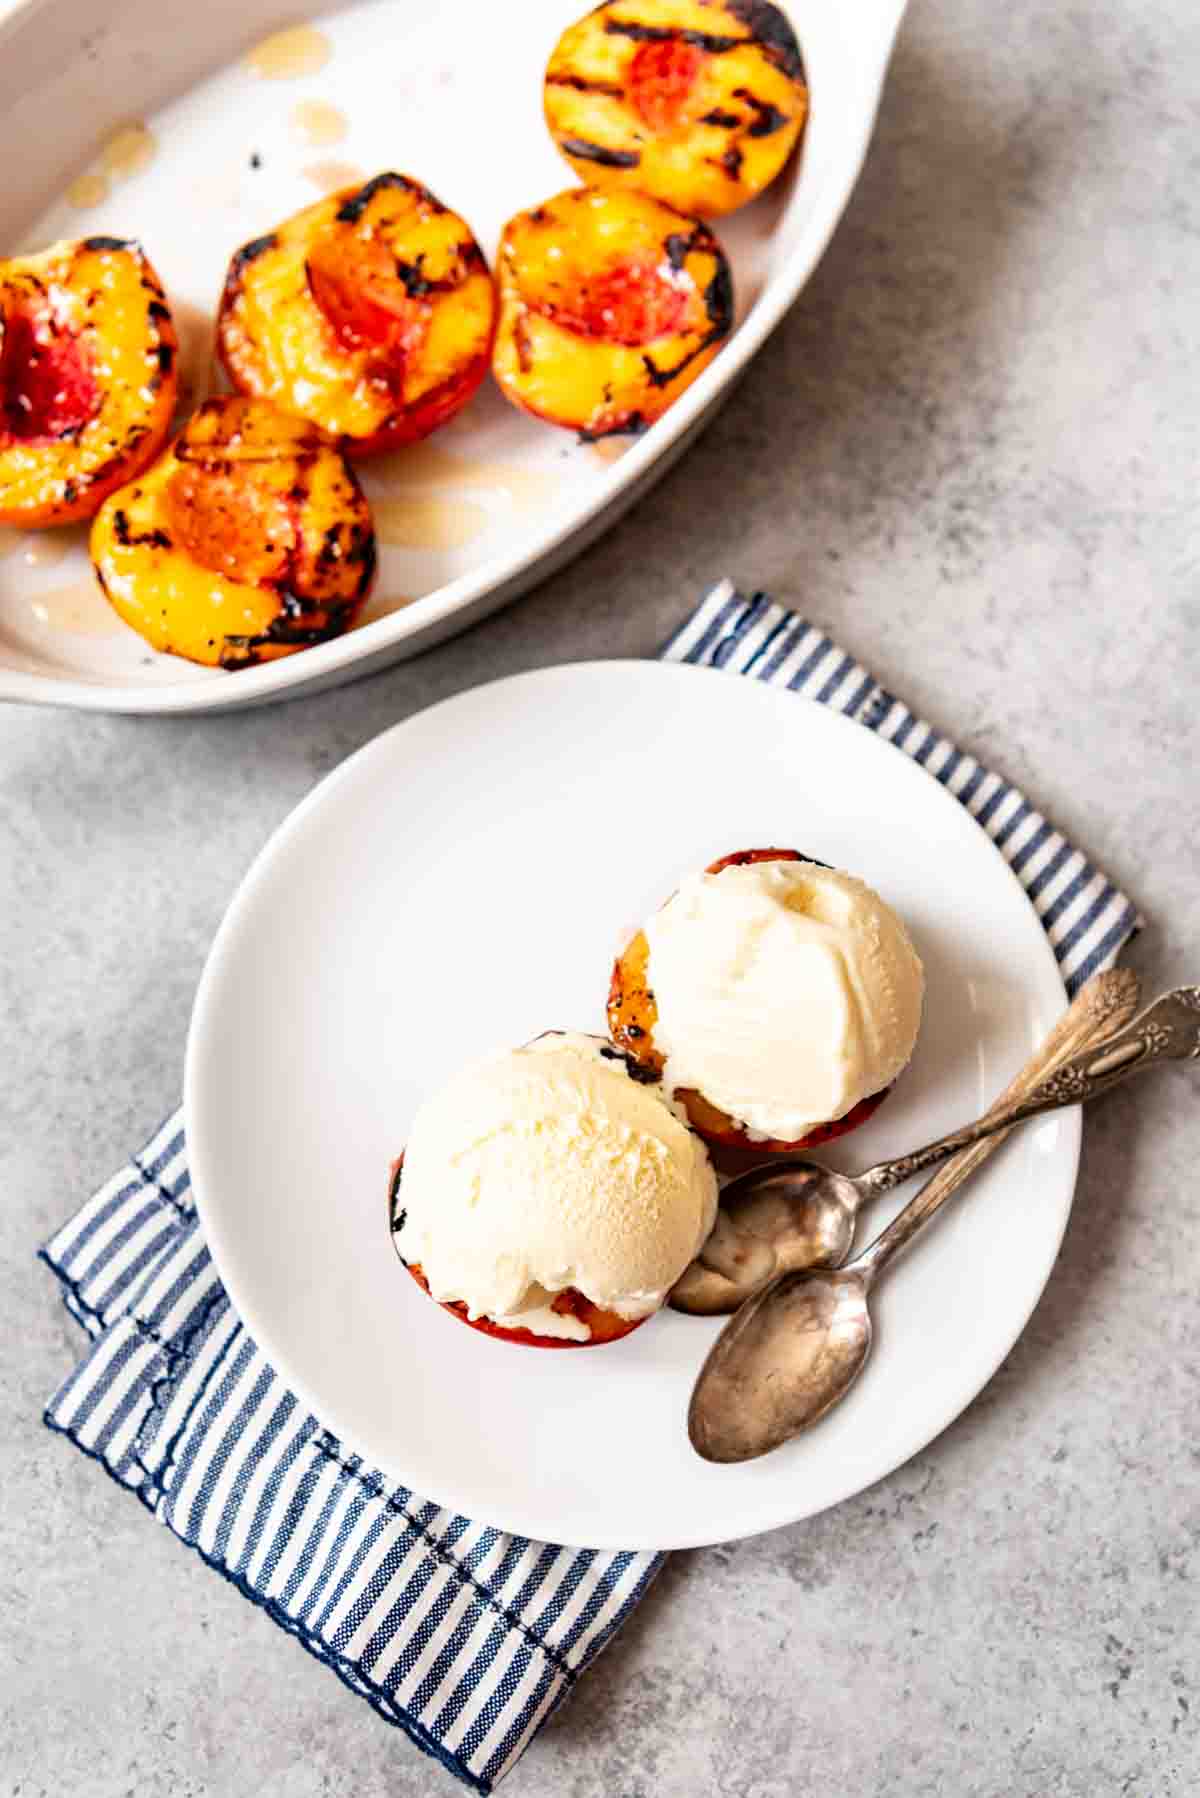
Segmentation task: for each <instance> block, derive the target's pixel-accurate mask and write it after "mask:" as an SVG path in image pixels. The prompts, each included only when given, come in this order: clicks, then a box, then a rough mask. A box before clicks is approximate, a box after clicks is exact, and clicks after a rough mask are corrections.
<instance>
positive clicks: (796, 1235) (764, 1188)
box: [670, 1160, 859, 1317]
mask: <svg viewBox="0 0 1200 1798" xmlns="http://www.w3.org/2000/svg"><path fill="white" fill-rule="evenodd" d="M858 1205H859V1194H858V1188H857V1187H856V1186H855V1184H854V1182H853V1180H850V1179H848V1178H846V1176H845V1175H843V1174H835V1173H833V1172H832V1171H831V1170H830V1169H829V1168H822V1167H818V1166H817V1165H816V1164H815V1163H814V1162H803V1161H799V1160H796V1161H789V1162H788V1163H787V1164H786V1165H785V1166H783V1167H781V1166H779V1165H778V1163H775V1164H770V1165H767V1166H764V1167H760V1168H752V1169H751V1170H750V1172H749V1173H746V1174H742V1175H740V1176H739V1177H738V1178H737V1179H736V1180H731V1181H730V1183H729V1185H728V1186H727V1187H726V1188H725V1191H724V1192H723V1193H722V1195H721V1209H720V1210H719V1211H718V1213H717V1221H716V1224H715V1225H714V1227H713V1231H712V1234H711V1236H710V1237H709V1239H708V1241H707V1242H706V1243H705V1245H704V1247H703V1249H702V1250H701V1251H700V1254H699V1255H698V1256H697V1258H696V1260H695V1261H693V1262H692V1264H691V1266H690V1267H688V1268H686V1269H685V1270H684V1272H683V1275H682V1277H681V1278H680V1279H679V1280H678V1281H677V1283H676V1285H675V1287H674V1290H673V1291H672V1293H671V1300H670V1302H671V1304H672V1306H673V1307H674V1309H675V1310H676V1311H687V1312H689V1313H690V1314H691V1315H693V1316H699V1317H720V1316H725V1315H728V1314H729V1313H730V1312H733V1311H736V1310H737V1308H738V1306H739V1305H741V1304H742V1303H743V1302H744V1301H745V1300H746V1299H748V1298H750V1297H752V1296H753V1294H754V1293H756V1292H761V1291H762V1289H763V1288H764V1287H765V1286H767V1285H768V1284H769V1283H770V1281H771V1280H773V1279H774V1278H775V1276H776V1275H777V1274H782V1273H788V1272H790V1271H791V1270H792V1269H793V1268H801V1267H840V1266H841V1264H842V1262H843V1261H845V1259H846V1257H847V1256H848V1255H849V1253H850V1248H851V1245H852V1243H853V1241H854V1224H855V1218H856V1216H857V1214H858Z"/></svg>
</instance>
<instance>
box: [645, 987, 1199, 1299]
mask: <svg viewBox="0 0 1200 1798" xmlns="http://www.w3.org/2000/svg"><path fill="white" fill-rule="evenodd" d="M1130 983H1134V976H1133V975H1132V974H1131V973H1130V972H1129V970H1128V969H1125V968H1112V969H1108V970H1106V971H1105V972H1103V973H1101V974H1097V975H1094V976H1093V978H1092V979H1091V980H1089V981H1088V983H1087V985H1086V986H1085V987H1084V988H1083V989H1082V990H1081V992H1080V993H1079V994H1078V995H1077V996H1076V998H1075V1001H1074V1003H1073V1004H1072V1005H1071V1006H1070V1007H1069V1009H1068V1010H1067V1011H1066V1012H1065V1013H1064V1014H1063V1017H1062V1018H1061V1019H1060V1020H1059V1024H1060V1026H1061V1027H1062V1028H1064V1029H1067V1030H1068V1031H1069V1030H1071V1029H1073V1028H1075V1026H1076V1023H1077V1021H1080V1020H1082V1019H1083V1017H1084V1016H1085V1015H1086V1016H1087V1017H1088V1018H1089V1019H1090V1020H1091V1021H1092V1022H1093V1023H1094V1024H1096V1025H1097V1026H1098V1025H1099V1024H1101V1023H1102V1022H1104V1021H1105V1020H1106V1019H1107V1020H1108V1021H1109V1028H1110V1029H1111V1028H1113V1027H1114V1026H1115V1025H1116V1024H1117V1023H1119V1022H1122V1021H1125V1020H1126V1019H1127V1018H1128V1016H1129V1013H1130V1011H1131V1009H1132V1007H1128V1009H1126V1010H1125V1012H1124V1017H1123V1018H1122V1017H1119V1016H1118V1015H1117V1013H1118V1011H1119V1010H1120V1009H1121V1007H1122V1006H1124V1005H1125V1002H1126V1000H1127V999H1128V997H1129V995H1130V993H1131V990H1132V991H1136V983H1134V985H1133V986H1132V988H1131V984H1130ZM1172 997H1173V996H1172V995H1168V999H1171V998H1172ZM1166 1003H1167V1001H1166V1000H1160V1001H1159V1004H1160V1005H1164V1004H1166ZM1150 1017H1151V1014H1150V1013H1149V1012H1148V1013H1147V1014H1146V1022H1147V1024H1148V1023H1149V1020H1150ZM1086 1040H1089V1039H1088V1038H1085V1037H1083V1036H1080V1037H1079V1038H1078V1040H1077V1041H1072V1043H1071V1047H1072V1048H1078V1047H1079V1046H1080V1045H1081V1044H1082V1043H1083V1042H1084V1041H1086ZM1091 1040H1095V1033H1094V1032H1092V1034H1091ZM1053 1041H1054V1039H1053V1038H1051V1039H1050V1040H1049V1041H1048V1042H1047V1044H1046V1045H1045V1048H1046V1050H1047V1051H1049V1050H1050V1048H1051V1046H1052V1044H1053ZM1049 1065H1050V1064H1049V1063H1048V1062H1047V1063H1043V1064H1042V1071H1043V1072H1044V1071H1045V1068H1046V1067H1047V1066H1049ZM1110 1084H1111V1082H1110ZM1063 1090H1064V1091H1065V1089H1063ZM1096 1090H1097V1091H1099V1090H1102V1089H1101V1088H1097V1089H1096ZM1029 1091H1030V1088H1029V1087H1028V1086H1024V1087H1022V1088H1021V1090H1020V1092H1019V1093H1012V1094H1007V1095H1006V1098H1007V1099H1008V1101H1009V1102H1008V1103H1007V1104H1005V1103H1003V1102H1001V1103H1000V1104H998V1105H995V1106H993V1107H992V1109H991V1110H990V1111H989V1112H987V1113H986V1114H985V1116H983V1117H982V1118H980V1119H979V1120H978V1121H977V1122H976V1123H974V1124H970V1125H968V1126H967V1127H966V1128H965V1129H962V1130H956V1131H954V1132H953V1133H952V1134H951V1135H949V1136H944V1137H942V1138H941V1139H940V1140H939V1141H938V1142H934V1143H930V1144H929V1145H928V1146H927V1147H926V1148H923V1149H917V1150H915V1151H914V1152H913V1153H912V1154H911V1155H901V1156H898V1157H897V1158H896V1159H895V1160H894V1161H884V1162H880V1164H879V1165H878V1166H877V1167H871V1168H867V1170H866V1172H865V1173H861V1174H838V1173H834V1172H833V1170H832V1169H830V1168H825V1167H820V1166H818V1165H817V1163H816V1162H813V1161H808V1160H805V1159H804V1158H803V1157H801V1156H787V1157H779V1158H777V1159H776V1160H774V1161H771V1162H767V1163H765V1164H764V1165H762V1166H760V1167H755V1168H751V1169H750V1170H749V1171H748V1172H747V1173H745V1174H739V1175H738V1176H737V1178H736V1179H733V1180H731V1181H730V1182H729V1183H728V1185H727V1186H726V1187H725V1190H724V1191H723V1192H722V1194H721V1208H720V1210H719V1211H718V1213H717V1221H716V1224H715V1225H714V1226H713V1230H712V1234H711V1235H710V1236H709V1238H708V1241H707V1242H706V1243H705V1245H704V1247H703V1248H702V1249H701V1251H700V1253H699V1255H698V1256H697V1258H696V1259H695V1261H693V1262H692V1263H691V1265H690V1266H689V1267H687V1268H685V1269H684V1272H683V1274H682V1275H681V1277H680V1278H679V1280H678V1281H677V1282H676V1284H675V1287H674V1289H673V1291H672V1293H671V1298H670V1303H671V1305H672V1306H673V1307H674V1309H675V1310H676V1311H687V1312H691V1313H692V1314H693V1315H699V1316H704V1317H718V1316H726V1315H728V1314H729V1313H731V1312H733V1311H736V1310H737V1308H738V1306H739V1305H742V1304H744V1303H745V1301H746V1300H747V1299H748V1298H751V1297H752V1296H753V1295H754V1294H755V1293H756V1292H761V1291H762V1289H763V1287H764V1286H766V1285H767V1284H768V1282H769V1281H771V1280H773V1279H774V1278H775V1276H776V1275H777V1274H782V1273H788V1272H791V1271H793V1270H795V1269H797V1268H802V1267H841V1265H842V1263H843V1262H844V1261H845V1260H846V1257H847V1256H848V1255H849V1253H850V1250H851V1247H852V1246H853V1242H854V1230H855V1225H856V1223H857V1219H858V1212H859V1209H860V1207H861V1206H862V1205H864V1204H865V1203H866V1202H867V1201H868V1200H869V1199H874V1198H878V1197H879V1196H880V1194H882V1193H885V1192H890V1191H891V1190H892V1188H893V1187H896V1186H899V1185H900V1184H901V1182H902V1181H904V1180H907V1179H909V1178H911V1176H912V1175H913V1174H919V1173H921V1172H923V1170H924V1169H925V1168H928V1167H933V1166H935V1165H936V1163H937V1162H939V1161H944V1160H946V1159H947V1158H948V1157H950V1156H951V1155H954V1154H956V1153H958V1152H959V1151H960V1150H962V1149H964V1148H966V1147H967V1146H968V1145H970V1144H971V1143H975V1142H980V1141H982V1140H984V1139H985V1138H986V1137H988V1136H991V1135H994V1134H998V1133H1000V1132H1001V1131H1004V1130H1008V1129H1010V1128H1011V1126H1012V1125H1013V1124H1014V1123H1016V1122H1018V1121H1019V1119H1021V1118H1024V1117H1032V1116H1033V1115H1034V1110H1035V1109H1042V1110H1048V1109H1050V1108H1052V1107H1053V1106H1055V1105H1069V1104H1073V1103H1074V1102H1075V1098H1074V1093H1073V1090H1072V1092H1071V1093H1068V1094H1067V1096H1065V1097H1062V1096H1058V1095H1057V1094H1055V1095H1053V1096H1052V1095H1051V1094H1050V1092H1049V1090H1048V1089H1047V1088H1045V1087H1043V1088H1042V1091H1041V1094H1040V1099H1039V1105H1038V1107H1036V1108H1034V1107H1031V1103H1030V1100H1029V1097H1028V1095H1029Z"/></svg>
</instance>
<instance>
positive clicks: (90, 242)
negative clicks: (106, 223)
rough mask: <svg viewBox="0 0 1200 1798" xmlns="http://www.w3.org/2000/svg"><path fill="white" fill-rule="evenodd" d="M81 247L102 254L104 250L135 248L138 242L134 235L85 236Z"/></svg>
mask: <svg viewBox="0 0 1200 1798" xmlns="http://www.w3.org/2000/svg"><path fill="white" fill-rule="evenodd" d="M82 247H83V248H84V249H85V250H95V251H96V252H97V254H99V255H103V253H104V252H105V251H106V250H136V249H137V247H138V244H137V239H136V238H134V237H85V238H84V240H83V246H82Z"/></svg>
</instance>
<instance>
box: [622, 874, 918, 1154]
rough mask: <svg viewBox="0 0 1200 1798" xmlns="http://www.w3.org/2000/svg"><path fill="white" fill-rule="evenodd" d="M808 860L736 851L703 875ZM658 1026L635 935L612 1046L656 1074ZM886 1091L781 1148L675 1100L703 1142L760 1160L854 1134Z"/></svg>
mask: <svg viewBox="0 0 1200 1798" xmlns="http://www.w3.org/2000/svg"><path fill="white" fill-rule="evenodd" d="M812 859H813V858H812V856H809V855H801V854H800V851H799V850H798V849H739V850H736V851H735V852H734V853H733V854H732V855H723V856H721V857H720V859H719V860H718V861H715V862H712V863H710V865H709V866H708V868H707V869H706V870H705V872H706V873H708V874H719V873H720V872H721V870H722V869H723V868H735V867H744V866H745V864H746V863H747V862H807V861H812ZM818 865H819V866H820V865H823V864H818ZM657 1022H658V1008H657V1006H656V1005H655V1003H654V989H653V987H652V986H651V984H650V945H649V943H648V942H647V941H646V935H645V932H644V931H641V930H639V931H638V933H637V935H636V936H635V937H634V938H633V939H632V941H631V942H630V943H629V945H628V947H627V948H626V949H625V950H624V951H623V952H622V954H621V955H619V956H618V957H617V960H616V963H615V965H614V967H613V972H612V980H611V982H610V985H609V989H608V1027H609V1030H610V1032H611V1034H612V1038H613V1041H614V1042H615V1043H617V1044H618V1045H619V1047H620V1048H622V1049H624V1050H625V1051H626V1053H627V1054H629V1055H632V1056H633V1057H634V1059H635V1060H636V1061H639V1062H640V1063H641V1064H642V1066H643V1067H644V1068H647V1069H651V1070H653V1072H654V1073H655V1074H661V1073H662V1071H663V1065H664V1062H663V1057H662V1055H661V1054H660V1053H659V1051H658V1050H657V1049H656V1048H655V1046H654V1026H655V1025H656V1024H657ZM890 1090H891V1088H890V1087H885V1088H884V1090H883V1091H882V1092H878V1093H871V1094H870V1095H869V1096H868V1097H867V1098H865V1099H862V1100H860V1101H859V1103H858V1104H857V1105H855V1106H853V1107H852V1108H851V1109H850V1110H849V1111H848V1112H847V1113H846V1115H845V1116H844V1117H840V1118H834V1119H832V1120H831V1121H830V1122H829V1123H826V1124H818V1125H817V1126H816V1128H815V1129H813V1130H810V1131H809V1132H808V1134H807V1136H802V1137H800V1138H799V1140H798V1141H796V1142H784V1141H783V1140H782V1139H781V1138H778V1137H768V1138H766V1139H763V1138H761V1137H758V1136H753V1137H752V1136H751V1135H750V1133H749V1132H748V1131H747V1129H746V1127H745V1125H744V1124H742V1123H740V1122H739V1121H738V1119H737V1118H733V1117H730V1115H729V1113H728V1112H727V1111H722V1110H721V1109H720V1108H719V1107H718V1106H716V1105H713V1104H712V1103H711V1101H710V1100H708V1099H706V1098H705V1097H704V1095H703V1094H702V1093H699V1092H695V1091H693V1090H691V1089H684V1090H682V1091H680V1093H679V1095H678V1096H679V1098H680V1100H681V1101H682V1103H683V1106H684V1109H685V1110H686V1111H687V1114H688V1118H689V1120H690V1122H691V1124H692V1127H693V1128H694V1129H695V1130H696V1132H697V1133H698V1134H699V1135H700V1136H702V1137H703V1138H704V1139H705V1141H706V1142H708V1143H711V1144H714V1145H716V1146H717V1147H719V1148H722V1149H725V1150H727V1151H733V1152H734V1153H737V1152H740V1151H748V1152H752V1153H753V1154H754V1155H756V1156H758V1157H759V1158H760V1159H761V1158H762V1157H763V1156H764V1155H788V1154H793V1153H794V1152H795V1151H796V1150H797V1149H810V1148H813V1147H815V1145H816V1144H817V1143H822V1142H830V1141H832V1139H833V1138H834V1137H835V1136H845V1135H846V1133H847V1132H848V1131H850V1130H855V1129H857V1128H858V1126H859V1124H865V1123H866V1121H867V1119H868V1118H869V1117H870V1116H871V1115H872V1113H873V1112H875V1111H876V1110H877V1109H878V1107H879V1106H880V1105H881V1104H882V1103H883V1101H884V1099H885V1098H886V1097H887V1095H888V1093H889V1092H890Z"/></svg>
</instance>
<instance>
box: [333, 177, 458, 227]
mask: <svg viewBox="0 0 1200 1798" xmlns="http://www.w3.org/2000/svg"><path fill="white" fill-rule="evenodd" d="M385 187H399V188H403V190H404V191H405V193H410V194H419V195H420V196H421V198H422V199H425V200H428V202H429V204H430V205H431V206H432V207H433V208H434V210H435V211H437V212H445V210H446V208H445V207H444V206H443V205H442V204H441V202H440V201H439V200H435V199H434V197H433V195H432V194H431V193H429V192H428V190H427V189H426V188H423V187H422V186H421V184H420V182H419V181H410V180H409V178H408V176H407V175H397V174H396V173H395V171H394V170H391V169H389V170H388V171H387V173H386V174H383V175H376V176H374V178H373V179H372V180H370V181H368V182H367V183H366V185H365V187H360V188H359V190H358V192H357V193H356V194H351V196H350V198H349V199H348V200H346V201H345V202H344V203H343V204H342V205H341V206H339V207H338V209H337V217H338V221H339V223H341V224H343V225H357V223H358V221H359V219H360V218H361V217H362V215H363V213H364V212H365V211H366V210H367V207H368V206H369V205H370V204H371V201H372V200H373V199H374V198H375V195H376V194H377V193H382V191H383V189H384V188H385Z"/></svg>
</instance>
